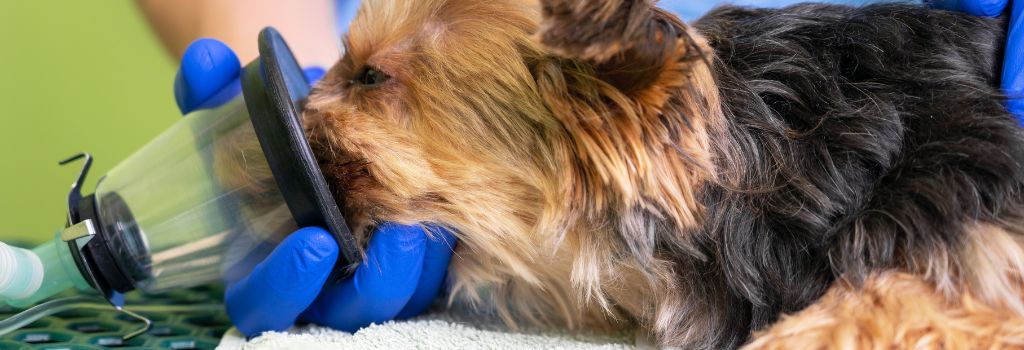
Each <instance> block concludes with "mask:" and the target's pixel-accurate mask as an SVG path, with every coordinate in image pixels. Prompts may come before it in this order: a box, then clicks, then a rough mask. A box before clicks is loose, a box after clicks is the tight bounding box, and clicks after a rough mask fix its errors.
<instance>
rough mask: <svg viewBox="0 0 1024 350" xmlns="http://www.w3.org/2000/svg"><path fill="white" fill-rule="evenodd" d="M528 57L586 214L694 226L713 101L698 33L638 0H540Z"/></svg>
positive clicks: (716, 110)
mask: <svg viewBox="0 0 1024 350" xmlns="http://www.w3.org/2000/svg"><path fill="white" fill-rule="evenodd" d="M542 10H543V20H542V22H541V26H540V30H539V32H538V33H537V34H536V35H537V38H538V39H539V40H540V42H541V44H542V45H543V46H546V48H547V50H546V52H547V53H546V54H545V55H543V56H541V57H535V58H533V59H532V60H531V61H530V62H527V64H528V65H530V67H531V69H532V70H533V75H534V78H535V79H536V83H537V89H538V92H539V93H540V95H541V98H542V99H543V100H544V103H545V104H546V105H547V107H548V108H549V110H550V111H551V112H552V114H554V115H555V117H556V118H557V119H559V121H560V122H561V124H562V126H563V128H564V129H565V131H566V133H567V136H568V139H567V140H568V144H567V145H564V147H557V148H556V149H561V150H564V151H565V157H566V159H563V160H562V162H564V163H562V164H575V165H576V166H575V167H573V168H574V169H575V172H574V173H572V174H569V178H571V179H572V181H570V182H571V185H569V186H570V187H571V188H567V189H565V190H566V191H565V193H568V194H569V195H570V196H571V197H572V198H569V199H568V201H570V202H577V203H578V201H579V200H581V199H583V200H585V201H586V203H588V208H590V209H588V210H597V211H601V210H634V208H636V206H643V207H644V208H645V209H644V210H653V211H657V212H658V214H657V215H661V216H668V217H669V218H670V219H671V220H672V221H674V223H675V224H676V225H679V226H680V227H687V226H692V225H694V224H695V223H696V222H697V220H698V216H699V215H700V214H699V212H700V211H701V206H700V204H699V203H698V200H697V195H696V193H695V188H697V187H698V186H699V185H700V184H701V183H702V182H704V181H705V180H707V179H709V178H710V177H713V176H714V175H713V174H714V169H713V165H712V161H711V156H710V154H711V152H710V147H711V145H710V142H709V136H708V135H709V133H708V130H709V129H714V128H715V125H718V124H720V123H721V120H722V118H721V107H720V106H719V101H718V92H717V88H716V86H715V84H714V78H713V74H712V71H711V66H710V64H709V61H710V60H711V59H710V58H708V57H705V56H704V55H705V54H707V53H708V52H710V50H709V49H707V45H706V44H705V43H704V42H703V39H701V38H699V36H697V35H696V34H695V33H692V32H690V31H689V29H688V28H686V27H685V26H684V25H683V24H682V22H680V21H679V20H678V19H676V18H675V17H673V16H672V15H670V14H668V13H665V12H664V11H662V10H660V9H657V8H655V7H654V6H652V5H651V4H650V3H649V2H647V1H642V0H595V1H571V0H547V1H543V2H542Z"/></svg>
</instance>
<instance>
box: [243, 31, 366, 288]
mask: <svg viewBox="0 0 1024 350" xmlns="http://www.w3.org/2000/svg"><path fill="white" fill-rule="evenodd" d="M259 52H260V57H259V58H257V59H256V60H254V61H252V62H251V63H249V64H248V65H246V66H245V68H244V71H243V72H242V76H241V82H242V94H243V96H244V97H245V105H246V107H247V108H248V110H249V118H250V119H251V120H252V126H253V128H254V129H255V130H256V137H257V138H258V139H259V142H260V146H261V147H262V148H263V154H264V155H265V156H266V158H267V163H269V164H270V170H271V172H272V173H273V174H274V180H275V181H276V182H277V186H278V188H279V189H280V191H281V194H282V195H283V196H284V199H285V202H286V203H287V204H288V209H289V210H290V211H291V213H292V217H294V218H295V223H296V224H298V225H299V227H307V226H319V227H323V228H325V229H327V230H328V231H330V232H331V234H332V235H334V238H335V240H336V241H337V242H338V247H339V248H340V251H341V254H340V255H341V256H340V257H339V259H338V262H337V264H336V265H335V270H334V272H335V273H334V274H333V275H334V276H335V277H338V276H339V275H340V274H342V273H343V271H345V270H346V269H344V267H347V266H349V265H351V264H354V263H357V262H359V261H360V260H361V253H360V251H359V248H358V247H357V246H356V242H355V239H354V238H353V237H352V232H351V231H350V230H349V227H348V224H346V223H345V218H344V217H343V216H342V214H341V211H340V210H339V209H338V204H337V202H335V199H334V197H333V196H332V195H331V190H330V188H329V187H328V186H327V181H326V180H325V179H324V175H323V173H321V172H320V167H319V165H318V163H317V160H316V157H315V156H314V155H313V152H312V150H311V149H310V147H309V142H308V141H307V139H306V135H305V132H304V131H303V127H302V118H301V116H302V114H301V111H300V107H301V105H302V103H303V102H304V101H305V99H306V97H307V96H308V95H309V82H307V81H306V77H305V75H304V74H303V72H302V68H301V67H300V66H299V64H298V62H296V61H295V57H294V56H293V55H292V52H291V50H290V49H289V48H288V44H286V43H285V42H284V39H282V38H281V34H280V33H278V32H277V30H275V29H274V28H272V27H267V28H264V29H263V30H262V31H261V32H260V36H259Z"/></svg>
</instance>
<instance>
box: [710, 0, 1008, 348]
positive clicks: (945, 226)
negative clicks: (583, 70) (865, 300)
mask: <svg viewBox="0 0 1024 350" xmlns="http://www.w3.org/2000/svg"><path fill="white" fill-rule="evenodd" d="M694 26H695V27H696V28H697V30H698V31H699V32H700V33H701V34H702V35H704V36H705V37H706V38H707V39H708V41H709V44H710V45H711V46H712V47H713V49H714V50H715V57H716V61H715V62H714V66H715V74H716V83H717V84H718V85H719V88H720V93H721V98H722V105H723V106H724V108H725V114H726V119H727V120H728V123H729V127H728V128H727V131H725V132H723V134H722V135H718V136H719V138H718V140H719V143H720V145H719V147H720V148H721V151H720V152H725V153H728V154H732V155H734V156H735V157H734V158H732V159H728V160H722V159H726V158H730V157H720V158H719V159H720V161H719V164H718V166H719V173H720V174H723V179H722V180H721V181H722V182H724V186H721V187H714V186H712V187H709V188H708V189H707V190H706V196H707V198H708V200H706V201H705V202H706V203H709V209H708V217H707V221H706V224H705V227H706V230H707V231H708V232H707V234H708V236H709V237H713V238H712V239H713V241H719V242H722V241H724V242H730V244H728V245H708V247H709V248H707V252H706V254H708V255H710V256H714V257H717V259H716V260H718V261H717V262H716V263H717V264H720V265H721V266H722V267H721V273H722V275H723V280H724V281H725V282H724V283H723V284H724V285H725V287H723V288H725V289H728V290H729V292H730V293H734V295H735V297H733V298H729V299H731V300H727V301H722V302H721V303H722V304H723V305H720V306H721V307H732V306H731V305H735V303H744V304H745V305H747V306H748V307H749V312H732V313H730V318H731V319H732V320H733V321H734V322H733V324H746V325H750V327H751V328H753V329H758V328H762V327H765V326H767V325H768V324H770V323H771V322H773V321H774V320H775V319H776V318H777V317H778V315H780V314H782V313H792V312H796V311H798V310H801V309H803V308H804V307H806V306H807V305H810V304H811V303H814V302H816V301H817V300H818V299H819V298H820V297H821V295H822V294H823V293H825V291H826V289H828V288H829V287H830V286H831V285H832V283H833V281H835V280H836V279H843V280H848V281H852V282H854V283H855V284H856V283H860V282H861V281H864V280H865V279H868V278H870V276H871V275H872V274H877V273H879V272H880V271H885V270H893V269H894V270H897V271H906V272H910V273H914V274H919V275H920V276H925V277H924V278H926V279H927V280H928V281H929V282H932V283H933V284H934V285H936V286H937V287H938V288H939V290H940V292H948V293H951V294H955V293H956V292H951V291H950V290H956V291H959V292H962V291H972V292H974V293H977V294H992V295H997V294H1000V293H1001V294H1002V295H1006V294H1009V295H1012V296H1013V297H1014V298H1016V297H1017V296H1019V286H1018V287H1013V288H1011V289H1013V290H1007V291H979V290H984V289H986V288H989V289H991V288H994V287H988V286H986V285H984V284H986V283H987V284H988V285H1002V284H999V283H989V282H985V281H984V279H986V278H989V277H991V278H992V279H998V280H999V281H1003V282H1005V281H1006V279H1007V278H1010V277H1008V276H1006V275H1000V276H989V277H971V276H967V275H968V274H971V273H975V272H977V271H975V270H974V269H975V268H974V267H971V266H974V265H976V263H975V260H973V259H976V258H975V257H971V256H970V253H967V252H965V249H964V247H965V246H968V247H969V246H972V245H976V244H979V243H977V242H979V241H984V240H987V239H990V238H984V237H980V236H978V235H980V234H979V233H977V232H980V231H972V227H976V226H977V225H979V224H986V223H994V225H996V226H999V227H1001V229H1000V230H1002V231H1000V232H1003V233H1001V234H1003V235H1011V236H1012V237H1011V238H1012V239H1010V241H1014V240H1015V239H1017V238H1019V237H1018V235H1016V234H1009V233H1006V232H1010V231H1018V230H1017V228H1019V223H1020V220H1019V216H1020V212H1021V203H1022V200H1021V197H1020V190H1021V188H1022V183H1024V167H1022V166H1021V164H1020V161H1021V160H1024V136H1022V135H1024V134H1022V133H1021V129H1020V128H1019V127H1018V123H1017V121H1016V120H1015V119H1014V118H1013V116H1012V115H1010V114H1009V113H1008V112H1007V111H1006V109H1005V107H1004V102H1005V96H1004V95H1003V94H1002V93H1000V91H999V90H998V88H997V81H998V76H997V74H996V72H997V71H998V70H997V67H998V65H999V63H1000V61H999V59H998V57H1000V52H1001V45H1002V42H1003V39H1004V38H1003V35H1004V29H1003V28H1004V22H1003V21H1002V20H999V19H986V18H978V17H972V16H968V15H964V14H957V13H952V12H946V11H938V10H931V9H928V8H925V7H921V6H909V5H891V4H890V5H872V6H866V7H861V8H852V7H845V6H835V5H817V4H805V5H797V6H792V7H788V8H783V9H747V8H737V7H722V8H719V9H717V10H715V11H713V12H711V13H710V14H708V15H707V16H705V17H704V18H702V19H700V20H699V21H698V22H696V23H695V24H694ZM986 232H987V231H986ZM993 235H996V234H993ZM990 237H991V236H990ZM985 249H987V248H983V249H982V250H985ZM996 250H998V249H994V250H991V252H992V253H991V254H994V255H999V254H1002V253H1004V252H999V251H996ZM1005 253H1006V254H1007V255H1014V254H1018V253H1020V249H1019V247H1014V248H1013V249H1012V251H1007V252H1005ZM1003 258H1005V259H1008V260H1016V259H1018V258H1019V257H1014V256H1005V257H998V258H997V259H1003ZM972 271H973V272H972ZM993 273H996V272H993ZM998 273H1000V274H1001V273H1005V271H1003V272H998ZM980 274H985V273H980ZM1011 284H1012V283H1011ZM944 288H946V289H949V290H943V289H944ZM721 292H725V291H721ZM709 293H715V292H709ZM998 298H999V297H993V298H992V299H998ZM716 299H718V300H721V298H717V297H714V298H713V297H708V300H716ZM1003 302H1006V303H1007V304H1009V305H1011V306H1016V307H1019V306H1020V303H1019V302H1013V301H1012V300H1001V301H996V302H995V303H996V304H999V303H1003ZM728 323H729V322H726V324H728ZM744 328H745V327H740V328H738V329H737V336H738V337H737V338H738V339H742V338H743V335H742V334H745V333H744V332H745V329H744Z"/></svg>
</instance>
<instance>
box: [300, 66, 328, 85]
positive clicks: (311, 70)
mask: <svg viewBox="0 0 1024 350" xmlns="http://www.w3.org/2000/svg"><path fill="white" fill-rule="evenodd" d="M325 73H327V71H325V70H324V69H323V68H322V67H317V66H312V67H306V68H303V69H302V74H303V75H305V76H306V81H307V82H309V85H313V84H316V82H318V81H320V78H323V77H324V74H325Z"/></svg>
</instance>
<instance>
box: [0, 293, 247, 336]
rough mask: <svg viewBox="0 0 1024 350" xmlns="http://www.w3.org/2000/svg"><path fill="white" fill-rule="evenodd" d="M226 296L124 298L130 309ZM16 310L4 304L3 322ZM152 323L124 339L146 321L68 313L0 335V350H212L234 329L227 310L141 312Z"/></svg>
mask: <svg viewBox="0 0 1024 350" xmlns="http://www.w3.org/2000/svg"><path fill="white" fill-rule="evenodd" d="M223 295H224V288H223V287H221V286H210V287H201V288H193V289H188V290H182V291H175V292H171V293H167V294H161V295H156V296H143V295H141V294H139V293H137V292H133V293H130V294H128V295H127V296H126V297H125V300H126V303H125V304H126V308H127V309H129V310H131V306H132V305H141V304H146V305H154V304H164V305H166V304H173V305H192V304H209V303H220V300H221V297H222V296H223ZM15 311H16V310H13V309H9V308H4V307H2V306H0V319H3V318H7V317H9V316H11V315H12V314H13V313H14V312H15ZM140 314H143V315H145V316H146V317H148V318H149V319H150V320H152V321H153V327H152V328H151V329H150V330H149V331H148V332H146V333H145V334H143V335H140V336H137V337H135V338H132V339H130V340H128V341H122V340H121V337H122V336H123V335H125V334H128V333H130V332H131V331H133V330H136V329H139V327H141V326H142V322H141V321H138V320H135V319H133V318H132V317H130V316H128V315H126V314H123V313H119V312H117V311H114V309H113V308H111V309H110V311H106V312H101V311H91V310H89V311H76V310H72V311H65V312H61V313H57V314H54V315H52V316H48V317H44V318H42V319H39V320H38V321H36V322H34V323H32V324H30V325H28V326H26V327H24V328H22V329H19V330H18V331H15V332H12V333H10V334H7V335H5V336H3V337H0V350H7V349H13V350H29V349H49V350H57V349H67V350H96V349H107V348H118V349H181V350H184V349H213V348H215V347H217V343H218V342H219V341H220V338H221V336H222V335H224V332H225V331H227V329H228V328H230V327H231V324H230V321H229V320H228V318H227V315H226V314H225V313H224V310H223V307H218V308H215V309H212V310H209V311H204V312H200V313H188V314H159V313H157V314H154V313H141V312H140Z"/></svg>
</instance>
